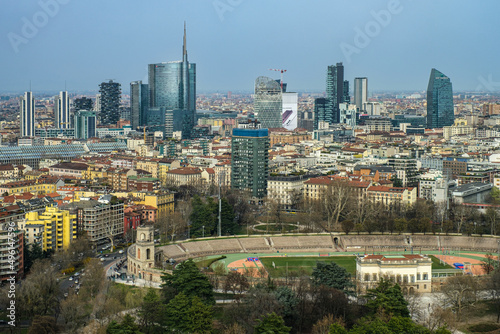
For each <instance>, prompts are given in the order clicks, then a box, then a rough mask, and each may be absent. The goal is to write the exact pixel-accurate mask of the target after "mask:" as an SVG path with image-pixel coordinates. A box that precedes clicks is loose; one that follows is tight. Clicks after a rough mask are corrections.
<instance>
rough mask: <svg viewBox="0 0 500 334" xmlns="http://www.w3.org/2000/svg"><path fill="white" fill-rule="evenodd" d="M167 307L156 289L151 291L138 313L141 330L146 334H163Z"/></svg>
mask: <svg viewBox="0 0 500 334" xmlns="http://www.w3.org/2000/svg"><path fill="white" fill-rule="evenodd" d="M164 313H165V305H164V304H162V303H161V300H160V296H158V294H157V293H156V291H155V290H154V289H149V290H148V293H147V294H146V296H144V299H143V301H142V304H141V306H140V307H139V309H138V311H137V315H138V316H139V324H140V327H141V330H142V331H143V332H144V333H145V334H150V333H161V332H162V324H164V322H165V319H164Z"/></svg>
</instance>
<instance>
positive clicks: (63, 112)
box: [54, 91, 71, 129]
mask: <svg viewBox="0 0 500 334" xmlns="http://www.w3.org/2000/svg"><path fill="white" fill-rule="evenodd" d="M54 116H55V124H54V125H55V127H56V128H58V129H68V128H70V127H71V121H70V116H69V96H68V92H66V91H63V92H60V93H59V95H57V96H56V98H55V101H54Z"/></svg>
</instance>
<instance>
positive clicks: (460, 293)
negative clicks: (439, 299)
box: [441, 275, 479, 319]
mask: <svg viewBox="0 0 500 334" xmlns="http://www.w3.org/2000/svg"><path fill="white" fill-rule="evenodd" d="M478 289H479V282H478V280H477V278H476V277H474V276H470V275H463V276H453V277H449V278H448V279H447V280H446V284H445V285H443V286H442V287H441V292H442V293H443V297H444V301H445V303H446V304H447V305H451V309H452V310H453V311H455V314H456V315H457V319H459V318H460V317H461V316H462V313H463V311H465V310H467V309H469V308H470V307H472V306H474V304H475V303H476V302H477V301H478Z"/></svg>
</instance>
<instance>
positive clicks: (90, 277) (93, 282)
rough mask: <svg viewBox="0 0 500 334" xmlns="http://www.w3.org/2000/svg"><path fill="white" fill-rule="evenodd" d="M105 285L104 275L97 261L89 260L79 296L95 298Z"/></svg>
mask: <svg viewBox="0 0 500 334" xmlns="http://www.w3.org/2000/svg"><path fill="white" fill-rule="evenodd" d="M105 283H106V273H105V272H104V268H103V267H102V265H101V264H100V263H99V260H98V259H91V260H90V261H89V262H88V263H87V265H86V266H85V278H82V287H81V292H80V293H81V294H83V295H88V296H89V297H90V298H94V297H96V296H97V294H98V293H99V291H100V290H101V289H102V288H103V285H104V284H105Z"/></svg>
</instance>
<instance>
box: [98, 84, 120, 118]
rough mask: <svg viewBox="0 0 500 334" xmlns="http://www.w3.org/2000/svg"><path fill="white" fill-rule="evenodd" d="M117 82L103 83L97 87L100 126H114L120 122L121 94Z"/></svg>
mask: <svg viewBox="0 0 500 334" xmlns="http://www.w3.org/2000/svg"><path fill="white" fill-rule="evenodd" d="M120 86H121V85H120V84H119V83H118V82H113V80H109V82H103V83H101V84H100V85H99V93H100V94H101V98H100V102H101V103H100V104H101V109H100V111H99V114H98V116H99V123H100V124H101V125H110V124H116V123H117V122H118V121H119V120H120V95H121V93H122V91H121V88H120Z"/></svg>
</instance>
